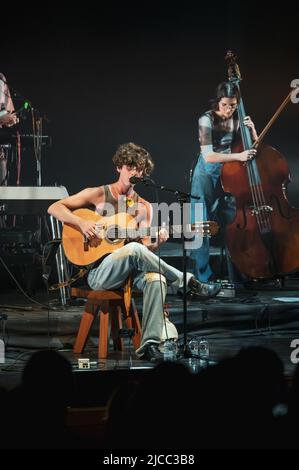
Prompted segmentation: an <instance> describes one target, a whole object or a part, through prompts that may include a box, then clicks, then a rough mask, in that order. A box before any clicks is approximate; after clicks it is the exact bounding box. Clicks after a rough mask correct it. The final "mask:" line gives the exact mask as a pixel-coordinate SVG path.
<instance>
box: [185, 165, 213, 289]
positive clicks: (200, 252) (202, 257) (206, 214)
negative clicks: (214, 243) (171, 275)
mask: <svg viewBox="0 0 299 470" xmlns="http://www.w3.org/2000/svg"><path fill="white" fill-rule="evenodd" d="M191 194H193V195H194V196H199V197H200V200H197V199H193V198H191V222H196V220H195V204H196V203H198V202H200V203H202V204H203V220H209V219H210V218H211V207H212V206H213V204H214V202H215V189H214V183H213V179H212V177H211V176H210V175H209V174H207V173H204V172H203V170H202V169H201V168H200V165H199V163H198V164H197V166H196V168H195V170H194V173H193V177H192V184H191ZM190 257H191V259H192V260H193V261H194V271H193V273H194V276H195V277H196V278H197V279H199V280H200V281H202V282H206V281H208V279H209V277H210V276H211V275H212V270H211V267H210V263H209V258H210V241H209V238H208V237H203V241H202V245H201V247H200V248H196V249H191V250H190Z"/></svg>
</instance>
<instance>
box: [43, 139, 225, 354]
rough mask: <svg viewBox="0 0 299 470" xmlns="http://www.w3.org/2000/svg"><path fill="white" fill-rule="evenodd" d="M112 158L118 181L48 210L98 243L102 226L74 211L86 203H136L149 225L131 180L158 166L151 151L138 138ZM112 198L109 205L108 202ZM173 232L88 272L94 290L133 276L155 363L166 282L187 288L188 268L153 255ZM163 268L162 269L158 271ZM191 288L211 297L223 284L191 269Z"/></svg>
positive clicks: (101, 207) (144, 343)
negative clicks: (198, 277)
mask: <svg viewBox="0 0 299 470" xmlns="http://www.w3.org/2000/svg"><path fill="white" fill-rule="evenodd" d="M113 163H114V164H115V167H116V171H117V172H118V180H117V181H115V182H114V183H112V184H109V185H106V186H99V187H96V188H87V189H84V190H83V191H80V192H79V193H77V194H75V195H73V196H69V197H67V198H65V199H62V200H60V201H57V202H55V203H54V204H52V205H51V206H50V207H49V209H48V213H49V214H50V215H52V216H54V217H56V218H57V219H58V220H61V221H62V222H65V223H66V224H71V225H72V226H74V227H76V228H78V229H79V230H80V231H81V232H82V234H83V235H85V236H86V237H87V238H88V239H89V240H91V241H92V242H93V243H95V244H96V243H97V241H96V240H97V226H96V222H95V221H92V220H90V221H89V220H84V219H82V218H80V217H78V216H77V215H76V214H74V213H73V212H72V211H74V210H75V209H79V208H82V207H86V206H89V207H90V206H93V207H94V208H95V210H96V211H97V212H98V213H99V214H100V215H106V207H107V206H109V208H110V209H111V206H113V207H115V212H116V213H117V212H118V206H119V205H120V204H121V203H122V205H123V201H126V202H127V205H128V206H130V205H131V204H134V203H135V204H136V207H137V211H136V218H137V219H138V227H139V228H143V227H144V228H146V227H150V225H151V219H152V206H151V204H150V203H149V202H147V201H146V200H144V199H143V198H141V197H140V196H139V195H138V194H137V193H136V192H135V189H134V185H133V184H132V183H131V182H130V178H131V177H132V176H137V177H141V176H142V175H149V174H150V173H151V172H152V170H153V167H154V164H153V161H152V159H151V156H150V154H149V153H148V152H147V151H146V150H145V149H144V148H142V147H139V146H138V145H136V144H134V143H127V144H123V145H121V146H120V147H119V148H118V149H117V151H116V153H115V155H114V156H113ZM108 203H109V204H108ZM167 239H168V233H167V231H166V230H165V229H161V230H160V233H159V236H158V237H157V239H156V240H155V241H154V242H153V241H152V238H151V237H149V236H146V237H144V238H142V239H141V240H140V242H139V243H138V242H131V243H128V244H126V245H124V246H122V247H121V248H117V249H116V250H115V251H113V252H112V253H110V254H109V255H108V256H106V257H105V258H104V259H103V260H102V261H101V262H100V264H98V265H97V266H96V267H93V268H92V269H91V270H90V271H89V273H88V278H87V280H88V284H89V286H90V287H91V289H95V290H110V289H118V288H121V287H122V286H123V285H124V283H125V282H126V280H127V279H128V277H129V276H131V277H132V278H133V286H134V288H135V289H138V290H141V291H142V292H143V310H142V338H141V346H140V348H139V349H138V350H137V351H136V354H137V356H138V357H139V358H142V359H146V360H149V361H152V362H156V361H159V360H161V359H162V354H161V352H160V350H159V344H160V342H161V340H160V338H161V333H162V329H163V305H164V301H165V297H166V292H167V284H174V285H176V286H178V287H179V288H182V287H183V273H182V272H181V271H179V270H177V269H176V268H174V267H172V266H170V265H169V264H167V263H165V262H164V261H163V260H159V258H158V256H157V255H156V254H154V250H156V249H157V248H158V244H162V243H164V242H166V240H167ZM159 273H160V274H159ZM187 283H188V287H187V289H188V291H191V292H192V293H193V295H194V296H195V297H197V298H198V299H208V298H211V297H214V296H215V295H217V294H218V292H219V290H220V288H221V286H220V284H216V283H214V284H213V283H202V282H200V281H198V280H196V279H195V278H194V277H193V276H192V274H190V273H187Z"/></svg>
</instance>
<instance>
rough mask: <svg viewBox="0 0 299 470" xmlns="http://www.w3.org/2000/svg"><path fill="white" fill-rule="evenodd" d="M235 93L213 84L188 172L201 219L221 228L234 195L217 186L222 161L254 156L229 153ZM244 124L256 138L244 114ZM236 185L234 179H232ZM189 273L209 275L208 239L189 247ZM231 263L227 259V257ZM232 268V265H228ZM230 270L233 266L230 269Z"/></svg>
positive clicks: (235, 124)
mask: <svg viewBox="0 0 299 470" xmlns="http://www.w3.org/2000/svg"><path fill="white" fill-rule="evenodd" d="M238 102H239V92H238V89H237V87H236V85H235V84H233V83H232V82H222V83H220V84H219V85H218V86H217V89H216V93H215V96H214V98H213V99H212V100H211V104H212V109H210V110H209V111H206V112H205V113H203V114H202V115H201V116H200V118H199V120H198V124H199V143H200V154H199V156H198V160H197V163H196V166H195V168H194V171H193V173H192V181H191V194H192V195H193V196H199V197H200V202H201V203H203V219H204V220H217V221H218V222H219V224H220V226H222V227H224V226H225V225H226V224H227V223H229V222H230V221H232V220H233V219H234V216H235V203H234V198H233V197H230V196H228V195H226V194H225V193H224V192H223V190H222V187H221V181H220V174H221V168H222V165H223V164H224V163H225V162H234V161H238V162H247V161H248V160H251V159H252V158H254V157H255V155H256V150H255V149H250V150H244V151H242V152H238V153H232V147H233V145H234V143H236V142H238V140H239V139H240V132H239V129H240V123H239V120H238V116H237V112H236V110H237V106H238ZM244 124H245V126H247V127H248V128H249V129H250V132H251V136H252V139H253V141H255V140H256V139H257V133H256V130H255V126H254V123H253V122H252V120H251V119H250V116H246V117H245V119H244ZM236 184H238V182H237V181H236ZM196 202H198V200H196V199H191V207H192V220H193V221H194V218H195V204H196ZM190 257H191V260H193V274H194V276H195V277H196V278H197V279H199V280H200V281H202V282H207V281H208V280H210V279H211V278H213V272H212V269H211V266H210V244H209V239H208V238H207V237H204V239H203V243H202V245H201V247H200V248H197V249H194V250H191V254H190ZM228 262H229V263H230V266H231V262H230V260H228ZM231 268H232V267H231ZM232 272H233V269H232Z"/></svg>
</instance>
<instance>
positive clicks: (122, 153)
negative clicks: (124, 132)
mask: <svg viewBox="0 0 299 470" xmlns="http://www.w3.org/2000/svg"><path fill="white" fill-rule="evenodd" d="M112 161H113V163H114V165H115V166H116V167H117V168H121V167H122V166H123V165H128V166H136V167H137V168H138V169H139V170H143V173H144V174H145V175H150V174H151V173H152V171H153V169H154V162H153V160H152V157H151V155H150V153H149V152H148V151H147V150H145V149H144V148H142V147H140V146H139V145H136V144H134V143H133V142H129V143H127V144H122V145H120V146H119V147H118V149H117V151H116V153H115V155H114V156H113V157H112Z"/></svg>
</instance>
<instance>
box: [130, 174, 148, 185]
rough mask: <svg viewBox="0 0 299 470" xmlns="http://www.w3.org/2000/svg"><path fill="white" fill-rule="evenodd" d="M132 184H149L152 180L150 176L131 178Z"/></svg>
mask: <svg viewBox="0 0 299 470" xmlns="http://www.w3.org/2000/svg"><path fill="white" fill-rule="evenodd" d="M129 181H130V183H132V184H136V183H147V182H148V181H150V178H149V177H148V176H140V177H138V176H131V178H130V179H129Z"/></svg>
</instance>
